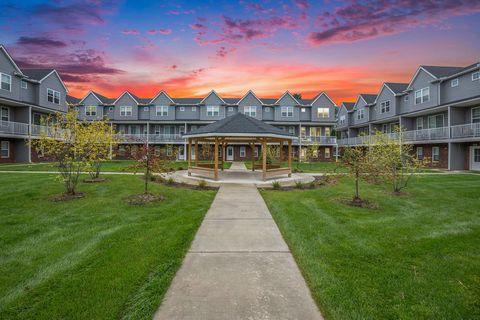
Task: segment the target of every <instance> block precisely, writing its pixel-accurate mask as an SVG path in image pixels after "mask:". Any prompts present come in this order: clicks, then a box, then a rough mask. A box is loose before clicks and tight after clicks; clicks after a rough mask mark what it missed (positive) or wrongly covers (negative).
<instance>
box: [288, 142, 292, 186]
mask: <svg viewBox="0 0 480 320" xmlns="http://www.w3.org/2000/svg"><path fill="white" fill-rule="evenodd" d="M288 168H289V169H290V173H289V174H288V177H291V176H292V139H289V140H288Z"/></svg>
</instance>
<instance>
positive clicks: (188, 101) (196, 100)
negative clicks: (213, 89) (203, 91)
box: [172, 98, 202, 104]
mask: <svg viewBox="0 0 480 320" xmlns="http://www.w3.org/2000/svg"><path fill="white" fill-rule="evenodd" d="M172 100H173V101H174V102H175V103H178V104H199V103H200V101H202V98H172Z"/></svg>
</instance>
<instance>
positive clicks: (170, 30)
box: [147, 29, 172, 35]
mask: <svg viewBox="0 0 480 320" xmlns="http://www.w3.org/2000/svg"><path fill="white" fill-rule="evenodd" d="M147 33H148V34H150V35H156V34H157V33H159V34H163V35H169V34H171V33H172V29H150V30H148V31H147Z"/></svg>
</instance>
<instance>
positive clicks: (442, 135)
mask: <svg viewBox="0 0 480 320" xmlns="http://www.w3.org/2000/svg"><path fill="white" fill-rule="evenodd" d="M448 138H449V130H448V127H442V128H432V129H423V130H412V131H405V132H403V133H402V139H403V140H404V141H405V142H408V141H426V140H443V139H448Z"/></svg>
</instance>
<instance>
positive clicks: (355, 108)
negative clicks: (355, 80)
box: [353, 94, 368, 110]
mask: <svg viewBox="0 0 480 320" xmlns="http://www.w3.org/2000/svg"><path fill="white" fill-rule="evenodd" d="M360 99H362V100H363V102H365V105H367V104H368V102H367V101H366V100H365V99H364V98H363V97H362V95H361V94H359V95H358V98H357V101H355V105H354V106H353V110H358V107H357V104H358V102H359V101H360Z"/></svg>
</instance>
